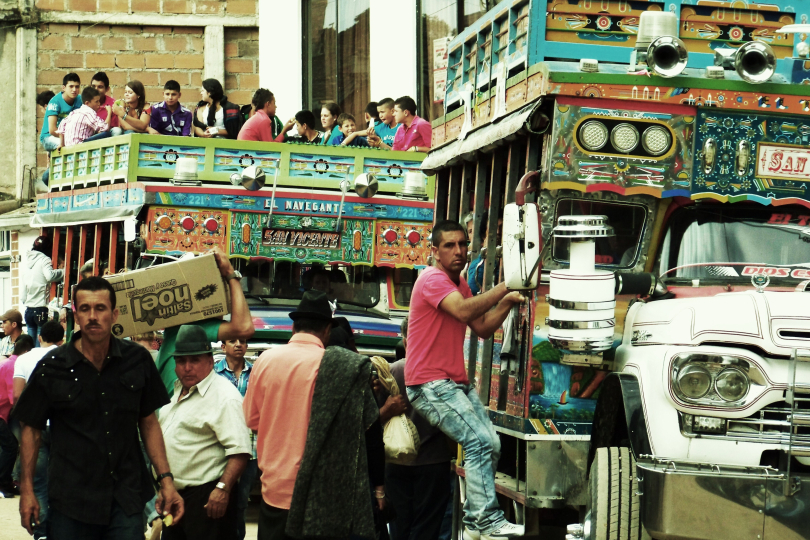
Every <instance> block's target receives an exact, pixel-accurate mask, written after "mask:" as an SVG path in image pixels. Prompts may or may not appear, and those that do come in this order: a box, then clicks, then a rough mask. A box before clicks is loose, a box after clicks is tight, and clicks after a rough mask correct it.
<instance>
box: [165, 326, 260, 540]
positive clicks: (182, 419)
mask: <svg viewBox="0 0 810 540" xmlns="http://www.w3.org/2000/svg"><path fill="white" fill-rule="evenodd" d="M174 361H175V372H176V373H177V381H175V383H174V395H173V396H172V400H171V403H169V404H168V405H166V406H164V407H163V408H162V409H160V412H159V415H158V416H159V418H160V425H161V427H162V428H163V439H164V441H165V443H166V455H167V457H168V458H169V465H170V466H171V469H172V472H173V474H174V484H175V486H177V489H178V491H179V493H180V495H181V496H182V497H183V500H184V501H185V514H184V517H183V520H182V521H180V522H179V523H177V524H176V525H172V526H171V527H166V528H165V529H164V530H163V536H162V538H163V540H186V539H189V540H191V539H194V540H206V539H211V540H235V539H236V538H237V530H236V529H237V500H236V499H237V497H236V493H235V492H234V488H235V487H236V483H237V481H238V480H239V477H240V476H241V474H242V471H243V470H244V469H245V465H247V462H248V460H249V459H250V457H251V445H250V432H249V431H248V428H247V425H246V424H245V417H244V415H243V414H242V395H241V394H240V393H239V390H237V389H236V387H234V385H233V384H231V383H230V382H228V381H227V380H226V379H225V378H224V377H221V376H219V375H218V374H217V372H216V371H214V356H213V350H212V348H211V341H210V340H209V339H208V336H207V334H206V332H205V330H204V329H202V328H200V327H199V326H196V325H183V326H181V327H180V330H178V332H177V348H176V350H175V352H174Z"/></svg>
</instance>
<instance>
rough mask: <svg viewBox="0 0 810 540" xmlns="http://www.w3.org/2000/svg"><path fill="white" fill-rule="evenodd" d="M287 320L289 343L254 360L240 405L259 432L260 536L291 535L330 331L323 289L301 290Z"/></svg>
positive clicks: (265, 539) (266, 539)
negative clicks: (299, 477)
mask: <svg viewBox="0 0 810 540" xmlns="http://www.w3.org/2000/svg"><path fill="white" fill-rule="evenodd" d="M290 318H291V319H292V320H293V330H292V331H293V336H292V338H291V339H290V342H289V343H288V344H287V345H282V346H280V347H274V348H272V349H268V350H266V351H265V352H264V353H262V355H261V356H260V357H259V359H258V360H256V362H255V363H254V364H253V373H252V374H251V376H250V385H249V386H248V389H247V393H246V394H245V400H244V403H243V408H244V412H245V420H246V422H247V425H248V428H250V429H251V430H253V431H254V432H257V439H256V454H257V457H258V460H259V469H260V470H261V471H262V477H261V481H262V507H261V514H260V517H259V536H258V538H259V539H261V540H270V539H272V540H284V539H287V538H289V537H288V536H287V535H286V534H285V532H284V529H285V527H286V524H287V515H288V514H289V509H290V503H291V502H292V496H293V488H294V487H295V479H296V476H297V475H298V469H299V467H300V465H301V460H302V458H303V455H304V446H305V444H306V440H307V431H308V428H309V417H310V412H311V409H312V394H313V392H314V390H315V379H316V378H317V376H318V370H319V368H320V365H321V359H322V358H323V354H324V344H326V343H329V336H330V335H331V332H332V310H331V307H330V306H329V301H328V300H327V299H326V295H325V294H324V293H323V292H320V291H307V292H306V293H304V296H303V298H302V299H301V303H300V304H299V306H298V309H297V310H296V311H294V312H292V313H290Z"/></svg>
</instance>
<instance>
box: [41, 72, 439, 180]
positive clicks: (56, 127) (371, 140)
mask: <svg viewBox="0 0 810 540" xmlns="http://www.w3.org/2000/svg"><path fill="white" fill-rule="evenodd" d="M181 98H182V92H181V88H180V84H179V83H178V82H177V81H175V80H170V81H167V82H166V84H165V85H164V86H163V101H162V102H160V103H155V104H149V103H147V101H146V90H145V88H144V86H143V84H142V83H141V82H140V81H137V80H133V81H129V82H128V83H127V84H126V86H125V87H124V92H123V97H122V98H121V99H114V98H113V97H112V91H111V89H110V79H109V77H107V74H106V73H104V72H103V71H100V72H98V73H96V74H95V75H93V77H92V79H91V81H90V86H87V87H85V88H84V89H82V83H81V78H80V77H79V75H78V74H76V73H68V74H66V75H65V76H64V78H63V79H62V91H61V92H59V93H58V94H56V93H54V92H52V91H50V90H47V91H45V92H42V93H41V94H39V95H38V96H37V104H38V105H40V106H41V107H43V108H44V109H45V119H44V122H43V123H42V130H41V131H40V135H39V142H40V144H41V146H42V148H43V149H44V150H46V151H47V152H52V151H54V150H57V149H59V148H63V147H70V146H74V145H76V144H80V143H83V142H89V141H95V140H98V139H103V138H106V137H115V136H118V135H125V134H130V133H149V134H152V135H169V136H179V137H202V138H212V137H214V138H223V139H237V140H240V141H260V142H288V143H299V144H315V145H329V146H352V147H362V148H378V149H381V150H395V151H409V152H427V151H429V150H430V143H431V126H430V122H428V121H427V120H424V119H422V118H420V117H419V116H417V114H416V102H415V101H414V100H413V98H411V97H409V96H402V97H400V98H399V99H397V100H394V99H392V98H390V97H386V98H383V99H381V100H380V101H372V102H370V103H369V104H368V105H367V106H366V109H365V111H363V123H362V124H361V125H358V122H357V119H356V118H355V117H354V116H353V115H352V114H350V113H349V112H345V111H341V109H340V106H339V105H338V104H337V103H335V102H333V101H327V102H324V103H323V104H322V106H321V111H320V126H319V125H318V120H317V119H316V117H315V112H313V111H309V110H301V111H298V112H297V113H295V115H294V116H293V117H291V118H290V119H289V120H288V121H287V122H286V123H282V122H281V120H280V119H279V117H278V116H277V114H276V99H275V96H273V93H272V92H271V91H269V90H267V89H265V88H259V89H258V90H256V92H255V93H254V94H253V99H252V103H251V104H250V105H242V106H240V105H238V104H236V103H232V102H230V101H228V98H227V97H226V96H225V92H224V90H223V88H222V84H221V83H220V82H219V81H218V80H216V79H206V80H204V81H203V82H202V88H200V100H199V102H198V103H197V106H196V107H195V108H194V111H193V112H192V111H191V109H189V108H187V107H184V106H183V105H182V104H181V102H180V100H181ZM360 128H362V129H360ZM321 129H323V131H321ZM47 184H48V171H47V170H46V171H45V173H44V174H43V175H42V182H41V183H40V184H38V186H37V188H38V190H39V191H47Z"/></svg>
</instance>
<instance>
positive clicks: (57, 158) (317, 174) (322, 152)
mask: <svg viewBox="0 0 810 540" xmlns="http://www.w3.org/2000/svg"><path fill="white" fill-rule="evenodd" d="M424 157H425V154H422V153H419V152H393V151H385V150H378V149H375V148H349V147H342V146H341V147H339V146H316V145H303V144H291V143H264V142H254V141H233V140H228V139H202V138H194V137H167V136H164V135H144V134H132V135H122V136H119V137H110V138H107V139H102V140H99V141H94V142H88V143H82V144H78V145H76V146H71V147H69V148H62V149H60V150H59V151H54V152H53V153H52V154H51V167H50V169H51V174H50V176H51V182H50V190H51V191H66V190H73V189H86V188H89V187H98V186H104V185H107V184H115V183H121V182H137V181H150V182H166V183H169V182H170V181H171V180H172V178H174V176H175V172H176V167H177V163H178V160H180V159H182V158H192V159H196V161H197V179H198V180H199V181H200V182H202V183H203V184H222V185H230V183H231V175H232V174H234V173H241V172H242V171H243V170H244V169H245V168H246V167H249V166H257V167H261V168H262V169H263V170H264V171H265V173H266V174H268V175H270V176H274V175H275V172H276V171H278V182H277V185H278V186H286V187H310V188H325V189H334V190H335V191H338V190H339V189H340V182H342V181H343V180H349V181H350V182H354V179H355V178H356V177H357V176H359V175H361V174H367V175H368V174H370V175H374V177H375V178H376V179H377V182H378V192H379V193H381V194H388V195H396V194H397V193H401V192H402V191H403V189H404V188H405V187H407V183H406V175H408V174H409V173H410V175H411V176H413V175H414V174H418V175H421V172H420V166H421V164H422V160H423V159H424ZM425 183H426V185H425V194H426V195H425V196H427V197H428V198H429V199H430V198H432V195H433V178H427V179H426V182H425Z"/></svg>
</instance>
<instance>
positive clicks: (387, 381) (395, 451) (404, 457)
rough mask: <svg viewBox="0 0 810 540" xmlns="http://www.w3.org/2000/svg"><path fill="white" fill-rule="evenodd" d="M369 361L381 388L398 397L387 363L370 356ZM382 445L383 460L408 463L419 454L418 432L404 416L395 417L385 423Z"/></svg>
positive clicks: (397, 390)
mask: <svg viewBox="0 0 810 540" xmlns="http://www.w3.org/2000/svg"><path fill="white" fill-rule="evenodd" d="M371 361H372V362H373V363H374V367H375V368H376V369H377V375H378V377H379V378H380V382H381V383H382V385H383V387H384V388H385V389H386V390H387V391H388V393H389V394H390V395H392V396H398V395H399V394H400V389H399V385H398V384H397V382H396V381H395V380H394V377H393V375H391V370H390V369H389V367H388V361H387V360H386V359H385V358H382V357H380V356H372V357H371ZM383 443H385V460H386V461H388V462H390V463H400V464H402V463H410V462H412V461H413V460H414V459H416V456H417V455H418V454H419V432H417V431H416V426H415V425H414V423H413V422H412V421H411V419H410V418H408V415H406V414H400V415H399V416H395V417H393V418H391V419H390V420H388V422H386V423H385V426H383Z"/></svg>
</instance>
